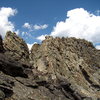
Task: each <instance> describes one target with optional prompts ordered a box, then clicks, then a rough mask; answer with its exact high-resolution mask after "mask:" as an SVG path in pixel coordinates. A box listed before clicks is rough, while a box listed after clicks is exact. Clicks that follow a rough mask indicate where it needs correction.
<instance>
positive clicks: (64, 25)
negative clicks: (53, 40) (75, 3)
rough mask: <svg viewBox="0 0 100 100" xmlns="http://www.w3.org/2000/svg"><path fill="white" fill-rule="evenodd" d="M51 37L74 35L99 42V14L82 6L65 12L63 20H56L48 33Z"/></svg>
mask: <svg viewBox="0 0 100 100" xmlns="http://www.w3.org/2000/svg"><path fill="white" fill-rule="evenodd" d="M50 35H51V36H53V37H56V36H58V37H76V38H81V39H86V40H89V41H91V42H93V43H100V16H96V15H94V14H91V13H90V12H88V11H86V10H85V9H83V8H76V9H73V10H70V11H68V12H67V18H66V20H65V21H60V22H57V24H56V26H55V27H54V28H53V31H52V32H51V34H50Z"/></svg>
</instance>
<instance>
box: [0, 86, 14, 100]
mask: <svg viewBox="0 0 100 100" xmlns="http://www.w3.org/2000/svg"><path fill="white" fill-rule="evenodd" d="M0 90H2V91H3V92H4V94H5V98H8V97H11V96H12V95H13V90H11V89H9V88H7V87H5V86H0Z"/></svg>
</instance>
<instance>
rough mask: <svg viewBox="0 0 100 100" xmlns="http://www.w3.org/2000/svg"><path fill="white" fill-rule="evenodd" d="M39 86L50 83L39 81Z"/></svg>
mask: <svg viewBox="0 0 100 100" xmlns="http://www.w3.org/2000/svg"><path fill="white" fill-rule="evenodd" d="M36 83H37V84H38V85H39V86H46V85H47V84H48V83H47V82H46V81H37V82H36Z"/></svg>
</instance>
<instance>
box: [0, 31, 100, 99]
mask: <svg viewBox="0 0 100 100" xmlns="http://www.w3.org/2000/svg"><path fill="white" fill-rule="evenodd" d="M1 47H2V49H3V43H2V39H1V42H0V48H1ZM2 49H0V50H1V51H2ZM4 49H5V53H2V52H1V53H0V100H99V99H100V51H99V50H96V49H95V48H94V47H93V45H92V43H90V42H88V41H86V40H82V39H76V38H53V37H51V36H49V37H46V39H45V40H44V41H43V42H42V44H34V45H33V47H32V49H31V53H30V55H29V50H28V48H27V45H26V43H25V42H24V41H23V40H22V39H21V38H19V37H18V36H17V35H16V34H15V33H11V32H8V33H7V35H6V37H5V39H4ZM22 52H24V53H25V55H24V56H22ZM26 62H27V63H26Z"/></svg>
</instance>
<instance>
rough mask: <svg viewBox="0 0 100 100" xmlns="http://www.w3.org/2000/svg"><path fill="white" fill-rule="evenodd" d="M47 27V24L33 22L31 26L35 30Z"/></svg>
mask: <svg viewBox="0 0 100 100" xmlns="http://www.w3.org/2000/svg"><path fill="white" fill-rule="evenodd" d="M47 27H48V25H47V24H44V25H37V24H35V25H34V26H33V28H34V29H35V30H41V29H46V28H47Z"/></svg>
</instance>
